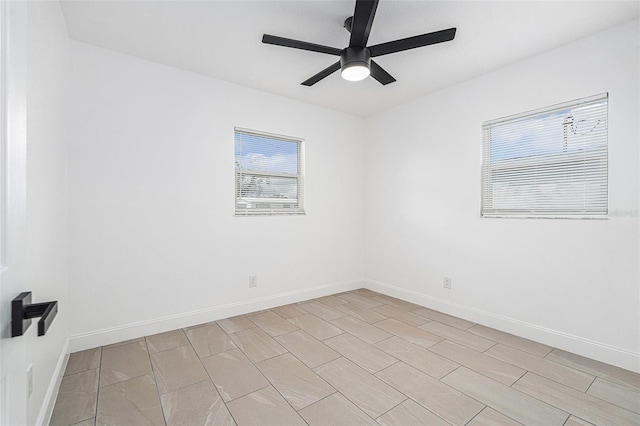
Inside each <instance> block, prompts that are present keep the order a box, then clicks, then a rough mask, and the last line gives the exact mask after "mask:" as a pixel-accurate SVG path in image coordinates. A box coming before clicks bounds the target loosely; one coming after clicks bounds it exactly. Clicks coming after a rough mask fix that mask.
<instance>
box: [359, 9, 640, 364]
mask: <svg viewBox="0 0 640 426" xmlns="http://www.w3.org/2000/svg"><path fill="white" fill-rule="evenodd" d="M638 75H640V74H639V69H638V22H637V21H635V22H631V23H628V24H626V25H622V26H619V27H616V28H614V29H611V30H608V31H606V32H603V33H600V34H597V35H594V36H592V37H589V38H586V39H583V40H581V41H578V42H575V43H572V44H569V45H566V46H563V47H560V48H558V49H555V50H552V51H549V52H546V53H544V54H541V55H539V56H536V57H533V58H530V59H528V60H525V61H523V62H520V63H517V64H513V65H511V66H508V67H506V68H503V69H500V70H498V71H495V72H492V73H490V74H487V75H484V76H482V77H479V78H476V79H473V80H470V81H468V82H465V83H462V84H459V85H457V86H454V87H451V88H448V89H445V90H442V91H440V92H437V93H434V94H432V95H429V96H426V97H424V98H421V99H419V100H417V101H415V102H411V103H409V104H405V105H402V106H400V107H397V108H395V109H393V110H390V111H387V112H384V113H381V114H378V115H376V116H374V117H371V118H369V119H367V121H366V124H367V127H366V134H367V137H366V140H367V150H366V190H367V195H366V231H365V236H366V239H365V240H366V242H365V248H366V254H365V274H366V277H367V278H368V279H369V280H370V285H371V286H372V288H377V289H380V290H383V291H388V292H391V293H394V294H396V295H401V296H404V297H405V298H409V299H413V300H416V301H419V302H422V303H425V304H427V305H429V306H432V307H435V308H437V309H441V310H443V311H445V312H450V313H453V314H457V315H459V316H462V317H466V318H469V319H472V320H475V321H479V322H483V323H485V324H487V325H490V326H494V327H497V328H501V329H503V330H506V331H510V332H512V333H515V334H520V335H524V336H528V337H531V338H534V339H537V340H541V341H543V342H546V343H549V344H552V345H556V346H559V347H563V348H565V349H568V350H573V351H575V352H578V353H582V354H584V355H588V356H592V357H596V358H599V359H603V360H605V361H607V362H610V363H614V364H618V365H623V366H624V367H626V368H632V369H635V370H639V371H640V361H639V360H640V358H639V357H638V354H639V353H640V330H639V327H640V294H639V282H640V277H639V264H638V263H639V258H640V252H639V242H638V240H639V226H638V193H639V185H638V183H639V175H638V170H639V167H638V166H639V164H638V159H639V151H638V147H639V130H638V117H639V109H638V105H639V86H638ZM425 78H428V75H426V76H425ZM602 92H609V94H610V98H609V99H610V101H609V190H610V193H609V208H610V211H612V212H618V213H619V214H626V213H625V212H626V211H628V210H635V214H632V215H631V216H619V217H612V218H610V219H608V220H544V219H481V218H480V214H479V212H480V169H481V143H482V140H481V137H482V134H481V124H482V122H483V121H486V120H490V119H495V118H499V117H503V116H507V115H511V114H515V113H519V112H523V111H528V110H531V109H535V108H539V107H544V106H548V105H553V104H556V103H559V102H563V101H568V100H572V99H577V98H581V97H586V96H589V95H594V94H598V93H602ZM444 275H450V276H451V277H452V279H453V280H452V284H453V285H452V287H453V288H452V289H451V290H444V289H443V285H442V281H443V276H444Z"/></svg>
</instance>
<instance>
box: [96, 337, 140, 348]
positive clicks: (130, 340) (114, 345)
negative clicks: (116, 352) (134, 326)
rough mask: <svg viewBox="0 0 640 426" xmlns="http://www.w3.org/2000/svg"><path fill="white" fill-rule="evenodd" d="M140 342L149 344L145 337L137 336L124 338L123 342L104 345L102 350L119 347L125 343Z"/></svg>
mask: <svg viewBox="0 0 640 426" xmlns="http://www.w3.org/2000/svg"><path fill="white" fill-rule="evenodd" d="M139 342H144V344H145V345H146V344H147V342H146V340H145V339H144V337H137V338H135V339H129V340H123V341H122V342H117V343H112V344H110V345H106V346H103V347H102V350H103V351H104V350H105V349H112V348H117V347H118V346H124V345H129V344H131V343H139Z"/></svg>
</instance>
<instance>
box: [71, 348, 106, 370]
mask: <svg viewBox="0 0 640 426" xmlns="http://www.w3.org/2000/svg"><path fill="white" fill-rule="evenodd" d="M101 355H102V348H94V349H87V350H86V351H81V352H74V353H72V354H71V355H69V360H68V361H67V368H66V369H65V370H64V375H65V376H69V375H71V374H76V373H82V372H83V371H87V370H93V369H95V368H100V357H101Z"/></svg>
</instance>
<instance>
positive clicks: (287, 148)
mask: <svg viewBox="0 0 640 426" xmlns="http://www.w3.org/2000/svg"><path fill="white" fill-rule="evenodd" d="M235 156H236V167H238V168H240V169H241V170H249V171H254V172H265V173H282V174H291V175H295V174H298V143H297V142H291V141H285V140H281V139H275V138H271V137H268V136H259V135H252V134H247V133H238V132H236V134H235Z"/></svg>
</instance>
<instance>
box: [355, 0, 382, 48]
mask: <svg viewBox="0 0 640 426" xmlns="http://www.w3.org/2000/svg"><path fill="white" fill-rule="evenodd" d="M377 8H378V0H356V9H355V11H354V12H353V23H352V24H351V40H349V47H353V46H358V47H367V41H368V40H369V33H370V32H371V26H372V25H373V17H374V16H375V14H376V9H377Z"/></svg>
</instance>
